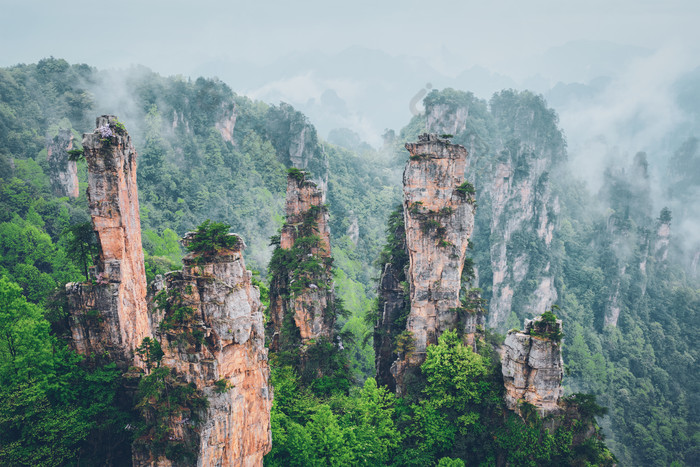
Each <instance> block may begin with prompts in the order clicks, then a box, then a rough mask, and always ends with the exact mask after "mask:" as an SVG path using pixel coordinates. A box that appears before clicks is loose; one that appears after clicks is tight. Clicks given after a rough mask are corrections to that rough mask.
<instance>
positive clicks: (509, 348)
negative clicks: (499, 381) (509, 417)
mask: <svg viewBox="0 0 700 467" xmlns="http://www.w3.org/2000/svg"><path fill="white" fill-rule="evenodd" d="M561 330H562V322H561V320H556V321H554V322H552V323H549V324H547V323H545V322H544V321H543V320H542V317H541V316H538V317H537V318H535V319H534V320H526V321H525V331H523V332H520V331H510V332H508V335H507V337H506V340H505V342H504V344H503V349H502V356H501V363H502V372H503V381H504V384H505V388H506V394H505V400H506V405H507V406H508V408H509V409H511V410H514V411H516V412H518V413H520V409H521V407H520V406H521V404H522V403H523V402H527V403H530V404H532V405H534V406H535V407H536V408H537V410H538V411H539V413H540V415H542V416H545V415H550V414H552V413H556V412H558V411H559V410H560V406H559V399H560V397H561V396H562V393H563V390H562V387H561V380H562V378H563V377H564V361H563V359H562V355H561V345H560V343H559V339H561Z"/></svg>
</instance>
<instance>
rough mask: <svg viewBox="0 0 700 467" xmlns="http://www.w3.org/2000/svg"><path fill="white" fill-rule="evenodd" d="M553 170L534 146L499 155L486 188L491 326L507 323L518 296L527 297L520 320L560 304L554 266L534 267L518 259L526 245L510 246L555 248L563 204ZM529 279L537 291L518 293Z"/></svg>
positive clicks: (515, 146)
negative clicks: (551, 177)
mask: <svg viewBox="0 0 700 467" xmlns="http://www.w3.org/2000/svg"><path fill="white" fill-rule="evenodd" d="M549 165H550V164H549V161H547V159H545V158H544V157H541V156H540V155H538V154H537V152H536V150H535V148H533V147H532V146H529V145H528V144H525V143H522V142H513V143H512V144H511V145H510V147H508V148H506V149H504V150H503V151H502V152H501V157H500V162H498V163H496V164H495V170H494V173H493V176H492V178H491V179H490V180H489V183H488V184H487V186H485V187H484V190H485V191H487V192H488V193H489V196H490V206H491V221H490V229H491V237H490V238H491V239H492V242H491V269H492V273H493V276H492V277H493V281H492V284H491V290H492V296H491V300H490V307H489V324H490V325H491V326H492V327H499V326H502V325H503V324H504V323H505V321H506V319H507V317H508V315H509V314H510V313H511V311H512V310H513V306H514V303H513V298H514V295H516V294H517V293H518V292H520V295H523V293H524V292H527V295H528V297H522V298H523V300H522V303H520V307H519V308H522V309H519V310H518V312H519V314H521V315H522V314H524V313H526V312H528V311H529V312H533V311H534V310H538V309H539V310H541V309H544V308H547V307H549V306H551V305H552V304H553V303H554V302H555V301H556V299H557V292H556V289H555V288H554V277H553V274H552V273H551V271H550V268H551V265H550V263H549V262H548V261H546V262H545V263H544V264H543V265H542V266H539V267H535V266H534V264H533V263H535V264H536V263H539V261H532V260H531V258H530V257H529V256H528V255H526V256H525V257H522V256H518V255H522V252H523V248H522V247H523V246H525V245H518V247H517V248H513V247H512V245H513V243H514V242H521V243H524V242H530V241H534V242H537V243H540V244H542V246H543V248H544V249H545V250H548V249H549V247H550V245H551V242H552V239H553V233H554V226H555V222H556V219H555V216H556V214H557V213H558V212H559V203H558V200H557V199H556V197H554V196H553V195H552V192H551V188H550V185H549V183H548V173H547V172H546V168H547V167H548V166H549ZM524 167H525V168H526V169H527V170H525V169H524ZM526 278H528V279H533V278H534V279H535V282H536V284H537V285H536V288H535V290H528V291H522V290H520V289H521V285H522V284H523V283H524V282H523V281H524V280H525V279H526Z"/></svg>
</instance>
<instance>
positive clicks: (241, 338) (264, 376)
mask: <svg viewBox="0 0 700 467" xmlns="http://www.w3.org/2000/svg"><path fill="white" fill-rule="evenodd" d="M190 238H191V234H188V236H186V237H185V240H184V241H185V243H187V242H188V241H189V239H190ZM236 238H237V240H238V241H237V242H236V244H235V246H234V247H232V248H222V249H219V250H218V251H216V252H200V253H190V254H189V255H187V256H186V257H185V258H184V259H183V262H184V267H183V269H182V271H175V272H171V273H168V274H167V276H166V278H165V280H164V281H163V282H156V283H155V285H154V289H155V290H154V292H156V293H155V294H154V299H153V301H152V315H153V317H154V320H155V321H157V322H159V325H158V326H157V329H156V336H158V340H159V341H160V343H161V344H160V345H161V347H162V350H163V352H164V356H163V359H162V364H163V365H165V366H167V367H169V368H170V369H171V374H172V375H175V376H174V378H175V379H176V381H177V383H176V384H184V385H191V386H192V387H194V388H196V390H197V391H198V393H200V394H202V395H203V396H205V397H206V399H207V401H208V407H206V408H204V409H198V413H197V419H198V421H197V423H196V425H195V427H194V428H192V422H191V421H192V420H193V419H194V417H192V416H191V415H189V416H187V415H186V414H185V413H183V414H181V415H180V416H179V417H174V418H171V420H170V424H169V428H170V433H171V434H170V435H169V439H170V440H172V441H173V442H174V443H178V444H180V445H181V446H187V447H188V449H190V450H191V451H192V453H193V455H194V456H195V458H196V462H194V461H193V462H190V463H188V462H185V463H177V462H172V461H171V460H170V459H167V458H166V457H164V456H162V455H158V454H156V453H153V452H152V451H151V450H150V449H149V448H151V446H152V443H150V442H149V440H148V436H146V440H145V441H143V442H137V444H136V445H135V449H134V455H133V461H134V465H135V466H161V467H164V466H171V465H197V466H200V467H206V466H212V465H222V466H223V465H231V466H245V467H253V466H261V465H262V459H263V456H264V455H265V454H266V453H268V452H269V451H270V448H271V446H272V444H271V442H272V435H271V431H270V411H271V409H272V388H270V387H269V382H268V380H269V374H270V369H269V366H268V363H267V349H266V348H265V332H264V327H263V314H262V310H263V307H262V304H261V303H260V292H259V291H258V289H257V288H256V287H255V286H253V284H252V280H251V278H252V273H251V272H250V271H248V270H246V267H245V263H244V261H243V250H244V249H245V244H244V243H243V240H242V239H240V238H238V237H236Z"/></svg>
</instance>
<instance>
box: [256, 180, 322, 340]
mask: <svg viewBox="0 0 700 467" xmlns="http://www.w3.org/2000/svg"><path fill="white" fill-rule="evenodd" d="M299 174H304V173H303V172H299ZM299 174H290V175H289V177H288V178H287V206H286V214H287V222H286V223H285V224H284V226H283V227H282V232H281V234H280V248H281V249H282V250H286V251H287V253H288V254H290V255H291V256H294V258H293V262H294V265H293V266H294V267H296V266H298V265H299V264H300V263H306V264H310V263H312V262H313V263H315V264H316V266H315V267H313V268H310V269H309V270H308V271H306V272H302V273H299V272H295V271H294V270H292V269H284V270H280V271H278V274H277V275H276V277H275V278H274V279H273V281H272V284H271V286H270V319H271V329H270V331H271V332H270V334H271V336H272V343H271V347H270V348H271V349H273V350H277V349H278V345H279V342H278V339H279V335H280V331H281V329H282V325H283V321H284V319H285V316H288V315H291V316H292V317H293V319H294V323H295V325H296V327H297V329H298V330H299V333H300V335H301V341H302V344H305V343H306V342H308V341H309V340H311V339H316V338H319V337H330V336H331V333H332V329H333V320H332V317H330V316H329V315H328V314H327V313H326V310H327V309H328V307H329V306H332V304H333V280H332V273H331V261H330V258H331V245H330V229H329V227H328V212H327V210H326V208H325V206H324V205H323V193H322V191H321V190H319V189H318V187H317V186H316V184H315V183H313V182H311V181H309V180H306V179H305V178H304V177H303V176H302V175H299ZM307 240H311V241H310V242H307Z"/></svg>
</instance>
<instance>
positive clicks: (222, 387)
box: [214, 378, 233, 394]
mask: <svg viewBox="0 0 700 467" xmlns="http://www.w3.org/2000/svg"><path fill="white" fill-rule="evenodd" d="M232 387H233V385H232V384H231V382H230V381H229V380H227V379H226V378H222V379H219V380H217V381H214V391H216V393H217V394H223V393H224V392H227V391H228V390H229V389H231V388H232Z"/></svg>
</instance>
